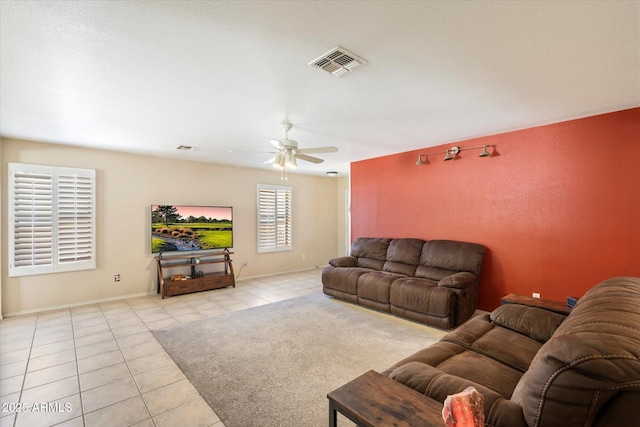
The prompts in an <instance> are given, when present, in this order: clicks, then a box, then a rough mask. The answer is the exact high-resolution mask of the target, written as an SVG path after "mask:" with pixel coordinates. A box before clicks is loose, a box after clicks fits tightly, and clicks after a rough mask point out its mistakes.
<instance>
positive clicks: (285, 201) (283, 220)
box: [258, 184, 293, 252]
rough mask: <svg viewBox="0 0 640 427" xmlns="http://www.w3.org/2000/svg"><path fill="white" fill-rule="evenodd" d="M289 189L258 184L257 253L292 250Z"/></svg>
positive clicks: (291, 212) (291, 210)
mask: <svg viewBox="0 0 640 427" xmlns="http://www.w3.org/2000/svg"><path fill="white" fill-rule="evenodd" d="M291 199H292V197H291V187H287V186H282V185H267V184H258V252H275V251H290V250H291V249H292V232H291V225H292V214H293V209H292V201H291Z"/></svg>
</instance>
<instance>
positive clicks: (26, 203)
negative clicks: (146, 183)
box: [9, 163, 95, 276]
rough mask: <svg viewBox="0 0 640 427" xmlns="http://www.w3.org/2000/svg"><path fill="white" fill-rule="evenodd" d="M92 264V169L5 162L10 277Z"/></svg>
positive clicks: (93, 229)
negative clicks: (7, 168)
mask: <svg viewBox="0 0 640 427" xmlns="http://www.w3.org/2000/svg"><path fill="white" fill-rule="evenodd" d="M92 268H95V171H94V170H89V169H72V168H60V167H55V166H41V165H27V164H21V163H9V276H24V275H32V274H44V273H55V272H61V271H74V270H86V269H92Z"/></svg>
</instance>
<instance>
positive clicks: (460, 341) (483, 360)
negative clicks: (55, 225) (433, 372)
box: [388, 314, 542, 399]
mask: <svg viewBox="0 0 640 427" xmlns="http://www.w3.org/2000/svg"><path fill="white" fill-rule="evenodd" d="M541 346H542V344H541V343H540V342H538V341H536V340H534V339H532V338H530V337H528V336H526V335H522V334H518V333H515V332H513V331H511V330H508V329H505V328H503V327H501V326H497V325H496V324H495V323H493V322H491V320H490V317H489V315H488V314H484V315H481V316H477V317H474V318H472V319H471V320H469V321H468V322H467V323H465V324H464V327H461V328H458V329H456V330H454V331H452V332H450V333H448V334H447V335H445V336H444V337H443V338H442V339H441V340H440V341H439V342H437V343H435V344H433V345H431V346H430V347H427V348H425V349H423V350H420V351H418V352H417V353H414V354H413V355H411V356H409V357H408V358H406V359H404V360H402V361H400V362H398V363H397V364H395V365H394V366H393V367H392V368H390V370H389V371H388V372H393V371H394V370H395V369H396V368H398V367H400V366H402V365H404V364H407V363H410V362H417V363H418V364H422V365H425V366H432V367H434V368H437V369H439V370H441V371H442V372H444V373H447V374H450V375H455V376H457V377H460V378H464V379H466V380H468V381H473V382H477V383H480V384H484V385H485V386H486V387H488V388H490V389H491V390H493V391H495V392H496V393H499V394H500V395H501V396H503V397H504V398H505V399H509V398H510V397H511V395H512V393H513V390H514V388H515V387H516V385H517V384H518V381H519V380H520V377H522V375H523V373H524V372H526V370H527V369H528V367H529V365H530V363H531V361H532V359H533V358H534V357H535V355H536V353H537V352H538V350H539V349H540V348H541ZM415 366H418V365H415ZM416 369H417V368H416Z"/></svg>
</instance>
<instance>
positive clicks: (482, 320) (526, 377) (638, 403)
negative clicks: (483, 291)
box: [383, 277, 640, 427]
mask: <svg viewBox="0 0 640 427" xmlns="http://www.w3.org/2000/svg"><path fill="white" fill-rule="evenodd" d="M383 374H384V375H388V376H389V377H391V378H392V379H394V380H396V381H398V382H400V383H402V384H405V385H406V386H408V387H411V388H413V389H415V390H418V391H419V392H421V393H423V394H425V395H427V396H428V397H430V398H432V399H435V400H437V401H439V402H444V400H445V398H446V397H447V395H450V394H455V393H458V392H460V391H462V390H464V389H465V388H466V387H468V386H474V387H475V388H476V389H477V390H478V391H479V392H481V393H482V394H483V395H484V400H485V403H484V405H485V406H484V413H485V426H490V427H491V426H494V427H534V426H535V427H578V426H580V427H584V426H594V427H614V426H632V425H633V426H637V425H640V278H632V277H619V278H613V279H609V280H606V281H604V282H602V283H600V284H599V285H597V286H595V287H593V288H592V289H590V290H589V291H588V292H587V293H586V294H585V296H584V297H583V298H581V299H580V300H579V302H578V304H577V306H576V307H575V308H574V309H573V311H572V312H571V313H570V314H569V315H568V316H566V317H565V316H564V315H561V314H556V313H553V312H551V311H546V310H544V309H540V308H534V307H528V306H525V305H518V304H507V305H503V306H501V307H499V308H497V309H496V310H494V311H493V312H492V313H491V314H486V315H481V316H478V317H474V318H473V319H471V320H470V321H468V322H467V323H465V324H464V325H462V326H460V327H459V328H458V329H456V330H454V331H452V332H450V333H449V334H447V335H446V336H444V337H443V338H442V339H441V341H439V342H438V343H436V344H434V345H432V346H430V347H427V348H425V349H423V350H421V351H419V352H417V353H415V354H414V355H412V356H409V357H408V358H406V359H404V360H402V361H400V362H399V363H397V364H395V365H394V366H392V367H391V368H390V369H388V370H387V371H385V372H383Z"/></svg>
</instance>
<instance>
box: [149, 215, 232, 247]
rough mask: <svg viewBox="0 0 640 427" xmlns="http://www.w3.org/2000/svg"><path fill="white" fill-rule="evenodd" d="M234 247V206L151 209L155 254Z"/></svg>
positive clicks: (152, 238)
mask: <svg viewBox="0 0 640 427" xmlns="http://www.w3.org/2000/svg"><path fill="white" fill-rule="evenodd" d="M231 247H233V208H232V207H230V206H179V205H153V206H151V252H152V253H159V252H173V251H198V250H207V249H227V248H231Z"/></svg>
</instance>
